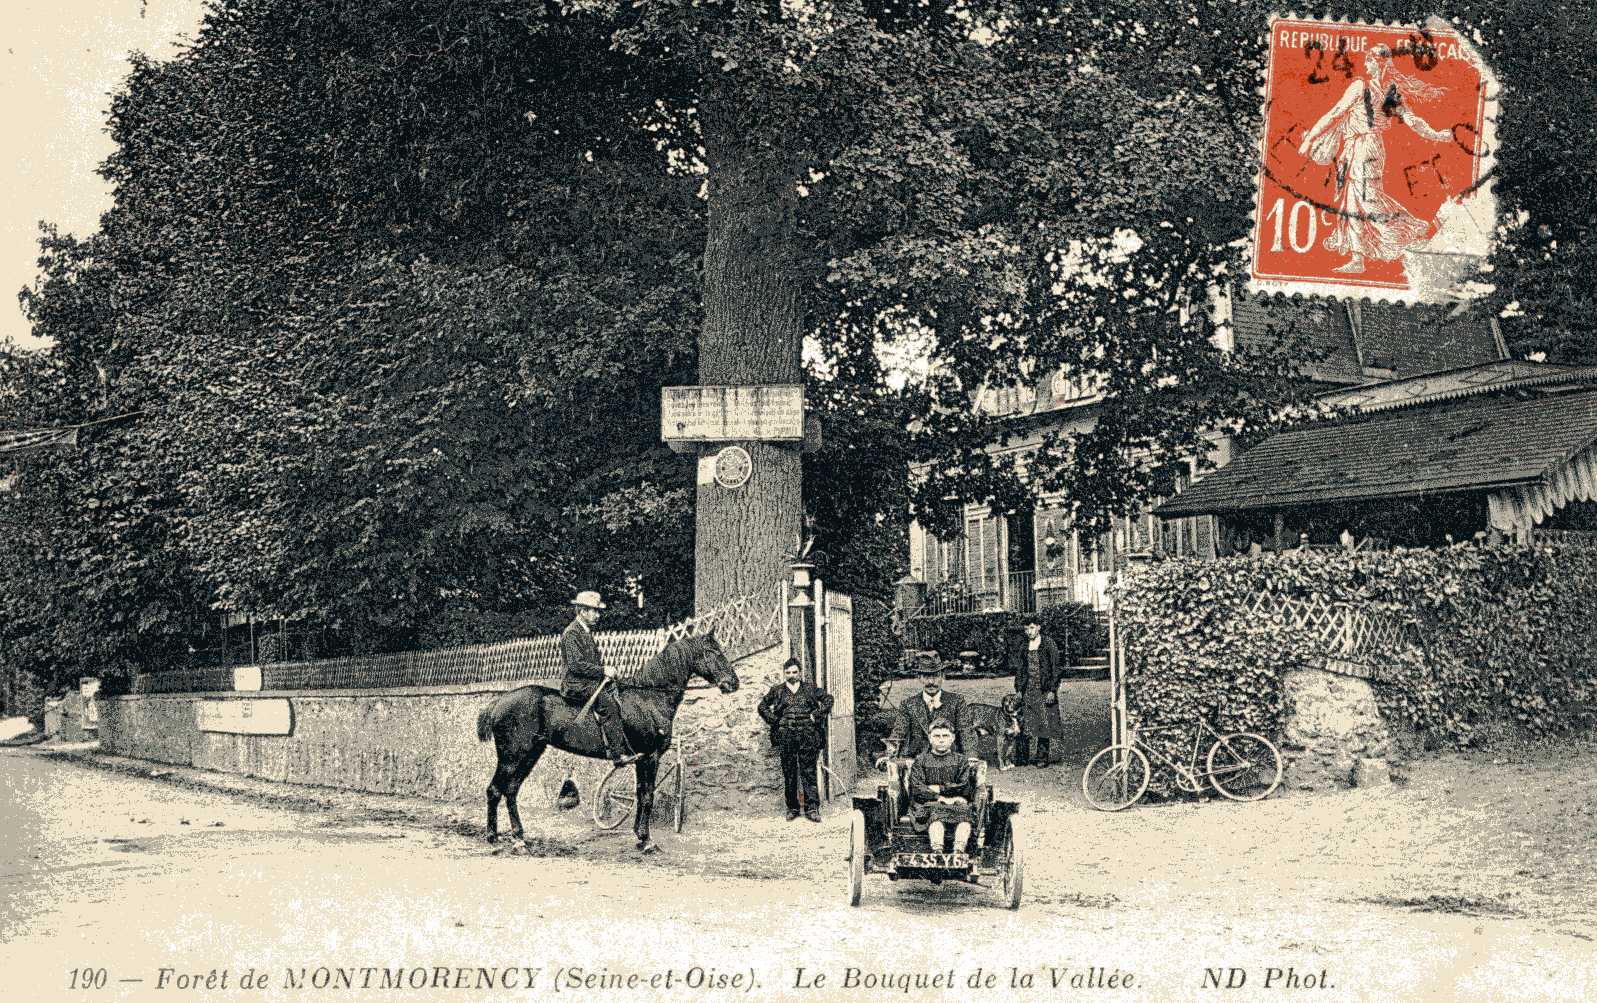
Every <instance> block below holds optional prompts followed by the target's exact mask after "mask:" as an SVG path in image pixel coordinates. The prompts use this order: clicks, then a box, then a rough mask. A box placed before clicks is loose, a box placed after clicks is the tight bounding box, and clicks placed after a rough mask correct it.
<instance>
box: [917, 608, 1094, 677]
mask: <svg viewBox="0 0 1597 1003" xmlns="http://www.w3.org/2000/svg"><path fill="white" fill-rule="evenodd" d="M1026 615H1027V614H1024V613H1014V612H1010V611H1008V610H999V611H994V612H990V613H948V614H944V615H941V616H927V617H920V618H918V619H915V620H912V621H910V624H909V643H908V646H909V647H911V648H915V649H918V650H921V651H935V652H937V654H938V655H939V656H940V657H941V658H944V659H957V658H958V657H959V653H960V652H961V651H975V652H976V653H977V664H978V665H980V666H981V667H982V668H984V669H988V670H992V671H997V669H998V666H999V665H1000V664H1001V663H1002V661H1003V657H1004V650H1005V648H1006V646H1007V645H1008V643H1009V638H1010V637H1011V636H1012V635H1013V633H1014V632H1016V631H1019V630H1020V626H1021V622H1022V621H1023V620H1024V619H1025V617H1026ZM1037 617H1038V619H1039V620H1040V621H1041V623H1042V630H1043V634H1044V635H1045V636H1047V637H1050V638H1053V641H1054V643H1055V644H1057V645H1059V654H1060V655H1061V656H1062V657H1063V659H1064V661H1065V664H1067V665H1069V664H1071V663H1072V660H1073V659H1075V658H1079V657H1081V656H1082V655H1087V654H1092V653H1095V652H1098V651H1102V650H1103V649H1104V647H1105V646H1106V645H1107V644H1108V643H1109V638H1108V636H1107V632H1106V630H1105V628H1104V626H1103V625H1102V624H1100V623H1099V621H1098V616H1097V614H1096V613H1095V612H1094V611H1093V609H1092V607H1091V606H1087V605H1085V604H1083V603H1062V604H1060V605H1058V606H1049V607H1047V608H1045V609H1041V610H1038V611H1037Z"/></svg>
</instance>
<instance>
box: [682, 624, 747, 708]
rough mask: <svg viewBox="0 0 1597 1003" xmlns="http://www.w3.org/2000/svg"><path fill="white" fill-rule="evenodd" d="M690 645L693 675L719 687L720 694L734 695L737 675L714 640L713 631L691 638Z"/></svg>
mask: <svg viewBox="0 0 1597 1003" xmlns="http://www.w3.org/2000/svg"><path fill="white" fill-rule="evenodd" d="M692 643H693V674H694V675H696V676H698V677H699V678H701V679H703V680H704V681H705V682H708V683H713V684H714V685H716V686H718V687H720V690H721V692H722V693H736V692H737V688H738V674H737V673H736V672H734V671H733V669H732V663H731V662H729V661H727V657H726V652H724V651H722V650H721V642H720V641H717V640H716V639H715V631H713V630H712V631H710V632H709V633H708V634H701V635H699V636H698V637H695V638H693V639H692Z"/></svg>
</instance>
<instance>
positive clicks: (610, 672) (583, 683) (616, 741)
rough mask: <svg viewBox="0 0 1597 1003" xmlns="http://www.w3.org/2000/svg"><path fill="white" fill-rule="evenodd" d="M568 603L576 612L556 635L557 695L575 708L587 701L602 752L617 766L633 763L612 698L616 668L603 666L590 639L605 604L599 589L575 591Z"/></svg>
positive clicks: (635, 755)
mask: <svg viewBox="0 0 1597 1003" xmlns="http://www.w3.org/2000/svg"><path fill="white" fill-rule="evenodd" d="M571 605H572V606H573V607H574V608H575V610H576V616H575V617H573V618H572V621H571V623H570V624H569V625H567V627H566V629H565V632H564V633H563V634H561V635H560V657H561V659H563V660H564V661H565V664H566V674H565V678H563V679H561V681H560V695H561V696H563V697H565V698H566V699H567V700H568V701H570V702H571V703H572V704H573V705H574V706H576V707H579V708H580V707H584V706H587V705H588V704H589V703H590V702H591V704H592V707H591V710H592V711H593V717H594V720H595V721H596V722H598V725H599V734H600V735H601V736H602V737H603V739H604V749H605V755H607V756H608V757H609V758H610V761H611V762H612V763H615V764H616V765H617V766H625V765H627V764H628V763H635V762H637V761H638V758H639V757H638V755H637V754H636V753H634V752H632V751H631V750H630V749H628V748H627V737H626V733H625V732H624V731H623V729H622V726H621V705H620V704H619V703H617V702H616V695H615V688H616V681H615V679H616V670H615V669H613V668H606V667H605V666H604V662H603V660H602V659H601V658H600V657H599V645H598V642H596V641H595V640H594V639H593V625H594V624H595V623H598V622H599V611H600V610H603V609H604V608H605V605H604V603H603V602H602V601H600V599H599V593H597V592H594V591H592V590H591V589H590V590H587V591H584V592H578V593H577V597H576V598H575V599H573V600H571Z"/></svg>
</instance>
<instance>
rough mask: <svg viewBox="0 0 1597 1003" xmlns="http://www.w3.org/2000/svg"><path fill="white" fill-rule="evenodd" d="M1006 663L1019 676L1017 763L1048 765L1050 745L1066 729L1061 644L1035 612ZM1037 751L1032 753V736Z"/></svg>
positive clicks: (1017, 683) (1008, 655) (1008, 654)
mask: <svg viewBox="0 0 1597 1003" xmlns="http://www.w3.org/2000/svg"><path fill="white" fill-rule="evenodd" d="M1005 660H1006V662H1007V665H1006V666H1005V667H1006V668H1007V669H1008V671H1009V672H1012V673H1014V676H1015V692H1016V693H1017V694H1019V695H1020V738H1019V739H1018V740H1017V741H1016V743H1015V763H1016V765H1020V766H1024V765H1025V764H1026V763H1027V762H1028V761H1029V762H1031V763H1032V764H1033V765H1035V766H1037V767H1039V768H1041V767H1044V766H1047V765H1048V751H1049V750H1048V745H1049V743H1050V742H1052V741H1053V740H1054V739H1056V738H1060V737H1061V736H1062V735H1063V733H1064V725H1063V723H1062V722H1061V721H1060V719H1059V693H1058V690H1059V669H1060V665H1059V646H1058V645H1056V644H1054V642H1053V640H1052V639H1051V638H1047V637H1044V636H1043V634H1042V624H1041V623H1039V622H1038V620H1037V618H1036V617H1035V616H1032V617H1027V618H1026V633H1025V635H1024V636H1023V637H1021V638H1017V639H1016V643H1014V644H1011V645H1010V646H1009V649H1008V651H1007V652H1006V657H1005ZM1033 739H1035V740H1036V751H1035V754H1030V755H1028V754H1029V753H1030V752H1031V748H1030V747H1031V744H1032V740H1033Z"/></svg>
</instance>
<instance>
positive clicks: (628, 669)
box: [133, 590, 782, 693]
mask: <svg viewBox="0 0 1597 1003" xmlns="http://www.w3.org/2000/svg"><path fill="white" fill-rule="evenodd" d="M781 598H782V597H781V593H780V590H772V592H771V593H769V594H767V595H763V596H762V595H748V596H743V597H741V598H738V599H735V600H733V601H731V602H729V603H727V604H725V605H724V606H720V607H717V608H716V609H713V610H710V611H709V612H706V613H702V614H700V615H699V616H696V617H692V618H690V619H687V620H683V621H681V622H679V623H675V624H672V625H671V626H669V627H663V628H659V629H656V630H627V631H600V632H598V633H596V634H595V635H594V639H595V640H596V641H597V642H598V644H599V654H600V656H601V657H602V658H603V660H604V664H605V665H607V666H614V667H615V669H616V672H617V674H618V675H619V676H620V677H621V678H623V679H626V678H631V677H632V676H635V675H636V674H637V673H638V672H639V671H641V670H642V668H643V666H644V665H646V664H647V663H648V661H649V659H650V658H652V657H654V655H656V654H657V653H658V652H659V651H660V650H661V649H662V648H664V647H665V646H666V644H668V643H669V642H671V641H673V640H675V639H677V638H681V637H688V636H694V635H698V634H704V633H708V632H710V631H711V630H713V631H715V635H716V639H717V640H718V641H719V642H720V644H721V649H722V650H723V651H724V652H726V655H727V657H728V658H731V659H734V660H735V659H738V658H742V657H743V656H745V655H749V654H753V653H754V652H756V651H760V650H763V649H764V648H768V647H770V646H771V645H773V644H777V643H780V641H781V623H782V620H781V616H782V609H781V606H780V605H779V603H780V601H781ZM564 668H565V666H564V662H563V661H562V659H561V657H560V637H559V635H554V634H550V635H545V636H542V637H532V638H521V639H517V640H514V641H502V642H500V643H497V644H474V645H468V646H465V647H459V648H444V649H440V650H437V651H402V652H397V653H394V654H389V655H358V656H353V657H349V658H323V659H317V660H315V661H305V662H274V663H268V664H263V665H253V666H239V667H237V668H234V667H215V666H212V667H207V668H200V669H175V670H171V671H167V672H152V673H144V674H140V675H138V676H135V677H134V679H133V692H134V693H196V692H211V691H218V690H224V691H225V690H232V689H234V688H235V682H234V681H235V678H236V677H237V676H239V675H243V676H245V677H252V676H253V675H254V674H255V673H256V672H258V673H259V677H260V688H261V689H263V690H311V689H318V690H319V689H373V688H384V687H398V686H446V685H463V684H470V683H514V684H522V683H534V682H548V681H552V680H555V679H558V678H560V675H561V673H562V672H563V671H564ZM252 688H253V687H252Z"/></svg>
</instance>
